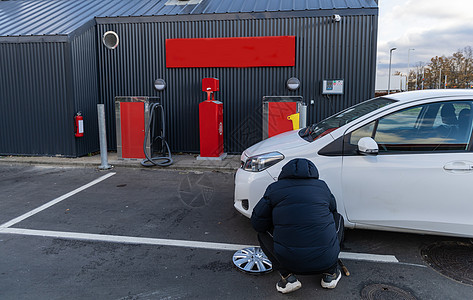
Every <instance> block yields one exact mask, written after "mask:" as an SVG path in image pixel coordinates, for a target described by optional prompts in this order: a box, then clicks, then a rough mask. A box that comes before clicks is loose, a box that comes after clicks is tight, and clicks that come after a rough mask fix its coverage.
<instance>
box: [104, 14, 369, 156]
mask: <svg viewBox="0 0 473 300" xmlns="http://www.w3.org/2000/svg"><path fill="white" fill-rule="evenodd" d="M233 18H235V19H232V17H231V16H229V17H228V19H227V20H202V21H179V22H168V21H166V22H158V21H154V22H150V23H146V22H139V23H126V19H122V20H121V21H120V22H117V23H112V22H111V23H109V24H106V23H104V22H105V21H104V20H101V22H100V23H99V24H98V25H97V27H98V28H97V40H98V41H100V39H101V35H102V34H103V33H104V32H105V31H108V30H114V31H116V32H117V33H118V34H119V36H120V45H119V47H118V48H117V49H115V50H109V49H106V48H105V47H104V46H103V45H101V44H100V45H99V47H98V49H99V51H98V54H99V82H100V91H101V95H100V96H101V101H103V102H104V103H105V105H106V109H107V119H108V120H107V121H108V131H109V132H112V131H113V132H114V130H115V124H114V105H113V101H114V97H115V96H133V95H144V96H159V97H161V98H162V102H163V104H164V106H165V109H166V114H167V117H168V119H167V123H168V124H167V126H168V128H169V130H168V140H169V143H170V145H171V148H172V150H173V151H186V152H198V151H199V131H198V104H199V102H201V101H203V100H204V99H205V94H204V93H203V92H202V91H201V80H202V78H204V77H217V78H219V79H220V92H217V93H216V98H217V99H219V100H221V101H223V103H224V136H225V137H224V139H225V140H224V141H225V151H228V152H230V153H235V152H240V151H242V150H244V149H245V148H246V147H248V146H250V145H252V144H254V143H256V142H258V141H259V140H261V136H262V124H261V123H262V112H261V107H262V99H263V96H284V95H301V96H303V98H304V100H305V101H306V102H307V103H309V102H310V100H314V101H315V105H309V107H308V122H316V121H320V120H321V119H323V118H325V117H327V116H329V115H330V114H331V113H334V112H335V111H339V110H341V109H343V108H346V107H348V106H351V105H353V104H356V103H359V102H361V101H363V100H366V99H369V98H371V97H372V96H374V74H375V68H376V65H375V62H376V56H375V55H376V54H375V53H376V34H377V33H376V29H377V16H376V15H373V14H372V13H370V14H369V15H354V16H349V15H345V16H343V18H342V21H341V22H338V23H336V22H333V21H332V20H331V17H330V15H328V16H314V17H287V18H284V17H281V18H273V19H238V16H235V17H233ZM277 35H294V36H296V63H295V66H294V67H257V68H166V65H165V40H166V39H170V38H210V37H242V36H277ZM189 51H192V49H189ZM209 51H211V49H209ZM292 76H295V77H297V78H299V79H300V80H301V88H300V89H299V90H298V91H295V92H291V91H288V90H287V89H286V88H285V82H286V80H287V79H288V78H290V77H292ZM156 78H163V79H165V80H166V81H167V83H168V86H167V88H166V90H165V91H163V92H156V91H155V90H154V89H153V87H152V83H153V81H154V79H156ZM323 79H344V80H345V94H344V95H341V96H330V97H325V96H323V95H322V94H321V81H322V80H323ZM108 139H109V147H110V148H112V149H113V148H115V147H116V140H115V135H114V134H109V135H108Z"/></svg>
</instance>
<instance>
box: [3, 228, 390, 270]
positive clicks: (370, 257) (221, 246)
mask: <svg viewBox="0 0 473 300" xmlns="http://www.w3.org/2000/svg"><path fill="white" fill-rule="evenodd" d="M0 233H7V234H18V235H29V236H42V237H52V238H61V239H72V240H85V241H96V242H110V243H121V244H138V245H155V246H176V247H187V248H200V249H210V250H232V251H237V250H241V249H243V248H248V247H256V246H255V245H240V244H225V243H212V242H199V241H186V240H170V239H156V238H144V237H132V236H120V235H105V234H92V233H79V232H64V231H48V230H33V229H22V228H0ZM339 257H340V258H341V259H348V260H363V261H372V262H386V263H399V261H398V260H397V258H396V257H395V256H393V255H378V254H367V253H351V252H340V255H339Z"/></svg>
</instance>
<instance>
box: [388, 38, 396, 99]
mask: <svg viewBox="0 0 473 300" xmlns="http://www.w3.org/2000/svg"><path fill="white" fill-rule="evenodd" d="M396 49H397V48H395V47H394V48H391V49H390V50H389V74H388V95H389V94H390V92H391V61H392V57H393V51H394V50H396Z"/></svg>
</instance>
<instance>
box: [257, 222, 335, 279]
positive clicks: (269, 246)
mask: <svg viewBox="0 0 473 300" xmlns="http://www.w3.org/2000/svg"><path fill="white" fill-rule="evenodd" d="M334 219H335V228H336V229H337V236H338V241H339V243H340V244H342V242H343V238H344V222H343V217H342V216H341V215H340V214H339V213H335V214H334ZM258 241H259V243H260V246H261V249H262V250H263V252H264V254H266V256H267V257H268V259H269V260H270V261H271V262H272V264H273V270H276V271H279V273H280V274H281V276H283V277H286V276H288V275H289V274H291V273H295V272H293V271H292V270H291V268H290V266H283V265H282V264H281V263H280V262H279V260H278V259H277V258H276V255H275V253H274V240H273V235H272V234H271V233H270V232H258ZM337 270H338V261H337V262H335V264H334V265H332V266H331V267H330V268H328V269H327V270H322V271H317V272H306V273H298V274H301V275H312V274H321V273H330V274H334V273H336V272H337Z"/></svg>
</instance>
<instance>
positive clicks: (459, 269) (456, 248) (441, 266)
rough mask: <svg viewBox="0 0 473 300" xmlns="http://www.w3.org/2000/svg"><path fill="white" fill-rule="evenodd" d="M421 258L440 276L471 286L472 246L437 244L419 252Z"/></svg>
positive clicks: (448, 243)
mask: <svg viewBox="0 0 473 300" xmlns="http://www.w3.org/2000/svg"><path fill="white" fill-rule="evenodd" d="M421 254H422V258H423V259H424V260H425V262H427V263H428V264H429V265H430V266H431V267H432V268H433V269H435V270H436V271H438V272H440V273H441V274H443V275H445V276H447V277H449V278H451V279H453V280H456V281H460V282H462V283H465V284H469V285H473V244H471V243H464V242H453V241H446V242H437V243H434V244H432V245H429V246H427V247H425V248H424V249H422V250H421Z"/></svg>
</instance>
